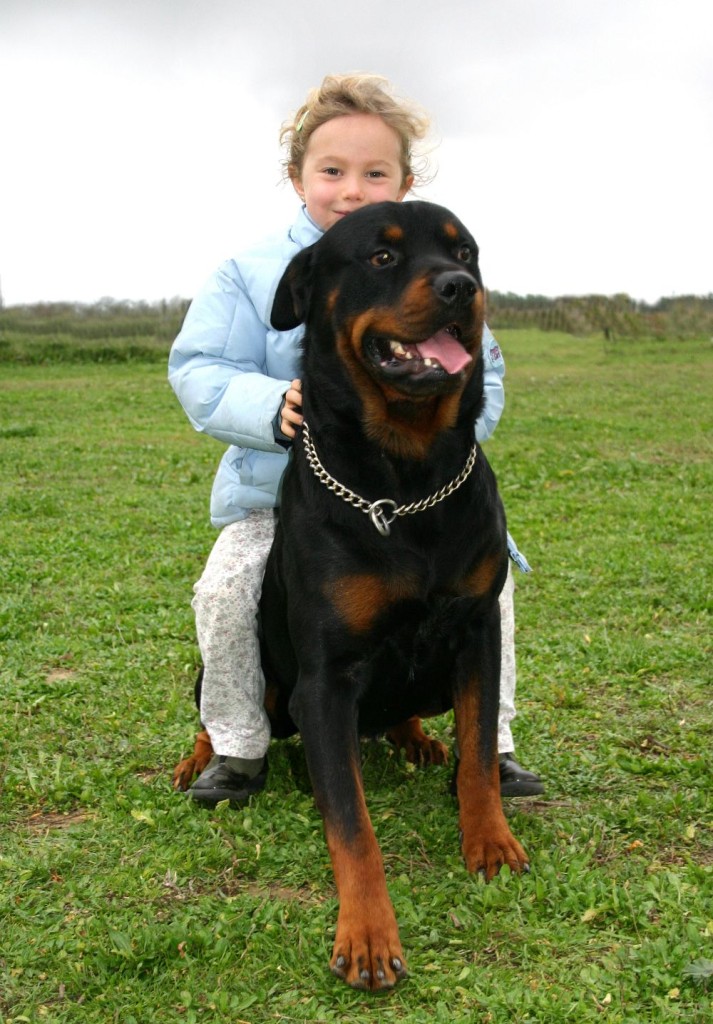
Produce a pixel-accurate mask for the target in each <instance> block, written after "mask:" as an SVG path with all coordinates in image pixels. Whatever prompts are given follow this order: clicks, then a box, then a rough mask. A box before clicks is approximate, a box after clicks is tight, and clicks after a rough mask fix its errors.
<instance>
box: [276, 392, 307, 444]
mask: <svg viewBox="0 0 713 1024" xmlns="http://www.w3.org/2000/svg"><path fill="white" fill-rule="evenodd" d="M301 409H302V381H301V380H293V381H292V383H291V384H290V386H289V388H288V389H287V391H286V393H285V400H284V402H283V403H282V412H281V414H280V430H281V431H282V433H283V434H284V435H285V437H294V436H295V434H296V433H297V427H301V426H302V413H301V412H300V410H301Z"/></svg>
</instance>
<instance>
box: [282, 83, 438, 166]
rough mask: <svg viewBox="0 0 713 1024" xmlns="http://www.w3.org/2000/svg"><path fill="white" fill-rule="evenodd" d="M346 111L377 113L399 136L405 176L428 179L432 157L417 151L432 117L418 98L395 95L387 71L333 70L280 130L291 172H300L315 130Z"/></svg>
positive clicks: (285, 164)
mask: <svg viewBox="0 0 713 1024" xmlns="http://www.w3.org/2000/svg"><path fill="white" fill-rule="evenodd" d="M345 114H376V115H378V117H380V118H381V119H382V120H383V121H384V122H385V123H386V124H387V125H388V126H389V127H390V128H392V129H393V130H394V131H395V132H396V134H397V135H398V137H399V141H400V143H401V171H402V174H403V182H404V183H405V182H406V179H407V178H409V177H410V176H411V175H413V177H414V184H415V185H423V184H425V183H426V182H427V181H428V180H429V178H428V174H427V160H426V157H425V155H423V154H421V155H419V156H417V157H415V155H414V143H416V142H418V141H420V140H422V139H423V138H425V136H426V135H427V133H428V129H429V124H430V122H429V119H428V117H427V116H426V114H425V113H424V112H423V111H421V110H419V109H418V108H417V107H416V106H415V105H414V104H412V103H410V102H408V101H406V100H402V99H399V98H398V97H396V96H394V95H393V93H392V91H391V86H390V84H389V82H388V81H387V79H386V78H383V77H382V76H381V75H369V74H360V73H358V74H351V75H327V76H326V78H325V79H324V81H323V82H322V84H321V85H320V86H318V88H316V89H312V90H310V92H309V93H308V95H307V99H306V100H305V102H304V103H303V104H302V106H301V107H300V108H299V110H298V111H297V112H296V114H295V115H294V118H293V119H292V120H290V121H286V122H285V123H284V124H283V126H282V129H281V131H280V145H282V146H284V147H285V149H286V150H287V156H286V158H285V160H284V161H283V167H284V172H285V177H287V178H293V177H299V176H300V175H301V173H302V165H303V163H304V158H305V153H306V152H307V146H308V144H309V140H310V139H311V137H312V133H313V132H314V131H316V130H317V128H319V127H320V125H323V124H325V123H326V122H327V121H331V120H332V118H335V117H343V116H344V115H345Z"/></svg>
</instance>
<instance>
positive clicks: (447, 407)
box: [179, 202, 527, 990]
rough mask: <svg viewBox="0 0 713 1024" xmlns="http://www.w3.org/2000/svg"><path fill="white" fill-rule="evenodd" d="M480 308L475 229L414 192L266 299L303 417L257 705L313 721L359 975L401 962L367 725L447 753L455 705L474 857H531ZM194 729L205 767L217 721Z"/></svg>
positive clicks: (343, 233)
mask: <svg viewBox="0 0 713 1024" xmlns="http://www.w3.org/2000/svg"><path fill="white" fill-rule="evenodd" d="M483 316H484V293H483V285H482V281H481V276H480V271H479V267H478V248H477V245H476V243H475V241H474V239H473V237H472V235H471V234H470V233H469V232H468V231H467V229H466V228H465V227H464V226H463V224H462V223H461V222H460V221H459V220H458V219H457V218H456V217H455V216H454V215H453V214H452V213H450V212H449V211H448V210H446V209H444V208H443V207H440V206H436V205H433V204H430V203H424V202H405V203H380V204H376V205H372V206H367V207H365V208H363V209H361V210H358V211H356V212H354V213H352V214H350V215H349V217H347V218H345V219H344V220H343V221H340V222H339V223H337V224H335V225H334V226H333V227H332V228H330V230H329V231H327V232H326V233H325V235H324V236H323V237H322V238H321V239H320V240H319V241H318V242H317V243H315V244H314V245H313V246H311V247H309V248H307V249H305V250H303V251H302V252H301V253H299V254H298V255H297V256H296V257H295V258H294V259H293V260H292V262H291V263H290V264H289V266H288V268H287V270H286V271H285V274H284V276H283V278H282V280H281V281H280V283H279V286H278V289H277V293H276V296H275V301H274V306H273V309H272V323H273V325H274V326H275V327H276V328H277V329H278V330H287V329H289V328H293V327H295V326H297V325H298V324H300V323H304V324H305V337H304V354H303V372H302V380H303V413H304V426H303V428H302V429H301V431H300V432H299V434H298V437H297V438H296V439H295V443H294V446H293V450H292V456H291V459H290V463H289V465H288V468H287V470H286V472H285V476H284V481H283V487H282V496H281V508H280V516H279V523H278V527H277V532H276V535H275V540H274V544H273V547H272V550H271V553H270V557H269V560H268V563H267V569H266V573H265V580H264V586H263V591H262V598H261V602H260V619H261V638H262V659H263V667H264V672H265V678H266V682H267V692H266V702H265V703H266V708H267V710H268V714H269V716H270V720H271V722H272V726H273V735H274V736H275V737H278V738H279V737H284V736H287V735H289V734H291V733H294V732H295V731H299V732H300V734H301V737H302V741H303V744H304V750H305V756H306V760H307V766H308V769H309V774H310V778H311V782H312V787H313V790H314V795H315V799H316V803H317V806H318V808H319V810H320V812H321V814H322V817H323V820H324V829H325V834H326V839H327V845H328V847H329V853H330V857H331V860H332V865H333V869H334V875H335V879H336V885H337V890H338V895H339V916H338V921H337V931H336V939H335V942H334V949H333V953H332V958H331V969H332V971H333V972H334V973H335V974H337V975H338V976H339V977H341V978H343V979H344V980H345V981H346V982H347V983H348V984H350V985H352V986H354V987H355V988H364V989H374V990H378V989H386V988H389V987H391V986H393V985H394V984H395V983H396V982H397V980H398V979H399V978H401V977H403V976H404V975H405V973H406V963H405V959H404V954H403V951H402V948H401V943H400V941H399V932H398V927H397V923H396V917H395V914H394V910H393V907H392V904H391V901H390V899H389V896H388V892H387V888H386V879H385V875H384V868H383V863H382V858H381V853H380V851H379V847H378V844H377V841H376V837H375V835H374V830H373V827H372V824H371V821H370V819H369V813H368V811H367V805H366V800H365V796H364V789H363V784H362V774H361V766H360V743H359V737H360V736H363V735H372V736H373V735H376V734H382V733H385V734H387V735H388V736H389V737H390V739H391V740H392V741H393V742H394V743H396V744H397V745H398V746H400V747H404V748H405V749H406V751H407V756H408V757H410V758H411V759H412V760H416V761H436V762H441V763H442V762H443V761H444V760H445V758H446V751H445V748H444V747H443V745H442V744H440V743H439V742H438V741H435V740H431V739H429V738H428V737H427V736H426V734H425V733H424V731H423V729H422V727H421V719H422V718H424V717H426V716H431V715H438V714H441V713H443V712H445V711H447V710H449V709H451V708H453V709H454V713H455V725H456V737H457V746H458V752H459V762H458V765H457V776H456V791H457V796H458V803H459V815H460V830H461V836H462V851H463V856H464V858H465V862H466V866H467V868H468V870H469V871H471V872H482V873H483V874H484V875H485V877H486V878H487V879H491V878H492V877H493V876H494V875H495V874H496V873H497V872H498V871H499V869H500V868H501V866H502V865H503V864H507V865H509V866H510V868H511V869H512V870H513V871H516V872H520V871H522V870H527V857H526V854H525V852H524V851H523V849H522V847H521V846H520V844H519V842H518V841H517V840H516V839H515V838H514V837H513V835H512V834H511V832H510V829H509V827H508V824H507V821H506V819H505V816H504V814H503V810H502V806H501V802H500V781H499V770H498V757H497V719H498V691H499V677H500V611H499V606H498V595H499V593H500V590H501V588H502V585H503V582H504V580H505V576H506V572H507V558H508V555H507V539H506V529H505V515H504V511H503V507H502V504H501V501H500V498H499V496H498V492H497V487H496V482H495V477H494V474H493V472H492V470H491V468H490V466H489V465H488V463H487V460H486V458H485V456H484V455H483V452H482V450H481V449H480V447H479V446H478V445H477V443H476V442H475V435H474V424H475V421H476V419H477V418H478V416H479V414H480V412H481V410H482V408H483V404H484V397H483V358H482V348H481V342H482V331H483ZM206 743H207V744H208V746H207V748H206V747H205V744H206ZM200 744H203V748H202V749H197V750H196V754H198V755H199V762H202V764H203V765H205V763H206V762H207V759H208V758H209V757H210V741H209V739H208V737H207V735H206V734H205V733H201V734H200V735H199V738H198V745H199V748H200ZM179 768H180V766H179Z"/></svg>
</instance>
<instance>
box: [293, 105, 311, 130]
mask: <svg viewBox="0 0 713 1024" xmlns="http://www.w3.org/2000/svg"><path fill="white" fill-rule="evenodd" d="M308 114H309V107H308V108H307V109H306V110H305V112H304V114H303V115H302V117H301V118H300V119H299V121H298V122H297V124H296V125H295V131H296V132H297V133H298V134H299V132H301V131H302V129H303V128H304V126H305V121H306V120H307V115H308Z"/></svg>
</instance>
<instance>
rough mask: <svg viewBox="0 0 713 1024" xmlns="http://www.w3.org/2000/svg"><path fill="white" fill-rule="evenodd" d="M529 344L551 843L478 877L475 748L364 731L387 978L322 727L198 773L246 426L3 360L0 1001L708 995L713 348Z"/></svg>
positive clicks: (676, 1002)
mask: <svg viewBox="0 0 713 1024" xmlns="http://www.w3.org/2000/svg"><path fill="white" fill-rule="evenodd" d="M500 340H501V342H502V344H503V348H504V351H505V353H506V359H507V362H508V377H507V381H506V385H507V394H508V407H507V410H506V414H505V416H504V419H503V421H502V423H501V426H500V428H499V430H498V432H497V436H496V438H495V439H494V440H493V441H491V442H490V443H489V446H488V449H487V452H488V456H489V458H490V460H491V462H492V464H493V465H494V467H495V469H496V472H497V474H498V478H499V481H500V484H501V489H502V492H503V495H504V498H505V503H506V507H507V509H508V513H509V522H510V528H511V530H512V532H513V534H514V535H515V537H516V539H517V540H518V542H519V544H520V546H521V547H522V549H523V550H524V551H525V553H526V554H527V556H528V559H529V560H530V562H531V563H532V565H533V567H534V569H535V572H534V573H533V574H532V575H531V576H528V577H520V579H519V580H518V594H517V601H516V607H517V623H518V668H519V687H518V707H519V716H518V718H517V720H516V723H515V729H516V738H517V742H518V753H519V754H521V757H522V760H523V762H524V763H525V764H526V765H527V766H528V767H531V768H533V769H535V770H537V771H538V772H540V773H541V774H542V775H543V776H544V778H545V780H546V785H547V791H546V795H545V798H543V799H539V800H525V801H509V802H508V806H507V808H506V810H507V813H508V815H509V817H510V819H511V825H512V828H513V831H514V832H515V834H516V835H517V836H518V838H519V839H520V840H521V841H522V843H523V845H524V846H525V847H526V849H527V850H528V852H529V854H530V857H531V861H532V867H533V870H532V873H531V874H530V875H529V876H528V877H525V878H517V877H514V876H510V875H509V874H508V873H507V872H505V873H504V874H503V875H502V876H500V877H499V878H497V879H496V880H495V881H493V882H492V883H491V884H490V885H487V886H486V885H485V884H483V883H482V881H480V880H479V879H476V878H472V877H470V876H468V875H467V873H466V871H465V869H464V867H463V864H462V862H461V860H460V857H459V851H458V832H457V823H456V808H455V805H454V802H453V800H452V798H451V797H450V796H449V795H448V783H449V772H448V770H447V769H444V768H432V769H427V770H423V771H421V770H418V771H416V770H411V768H410V766H408V765H406V764H405V763H404V762H402V761H400V760H399V759H398V757H396V756H395V755H394V753H393V752H392V750H391V749H390V748H388V747H387V746H386V745H385V744H383V743H377V742H373V743H369V744H368V745H365V747H364V773H365V777H366V783H367V793H368V799H369V805H370V809H371V812H372V817H373V820H374V823H375V827H376V830H377V834H378V837H379V841H380V844H381V847H382V851H383V853H384V858H385V863H386V870H387V878H388V883H389V888H390V892H391V896H392V899H393V901H394V905H395V908H396V914H397V917H398V919H399V924H400V928H401V936H402V940H403V943H404V949H405V951H406V955H407V958H408V961H409V968H410V972H411V973H410V977H409V979H408V981H406V982H405V983H404V984H403V985H401V986H400V987H398V988H397V989H396V990H395V992H394V993H393V994H391V995H388V996H386V997H381V998H378V997H377V998H375V997H369V996H365V995H363V994H359V993H355V992H353V991H351V990H349V989H347V988H346V987H344V986H343V985H342V984H341V983H339V982H337V981H336V980H335V979H333V978H332V977H331V976H330V974H329V972H328V970H327V961H328V957H329V952H330V949H331V941H332V937H333V930H334V924H335V920H336V900H335V892H334V886H333V882H332V877H331V871H330V867H329V861H328V856H327V852H326V847H325V844H324V840H323V836H322V829H321V822H320V819H319V816H318V814H317V812H316V810H315V808H314V806H313V802H312V799H311V796H310V792H309V786H308V783H307V780H306V774H305V768H304V762H303V759H302V754H301V748H300V746H299V743H298V742H289V743H286V744H282V745H278V744H275V745H274V746H273V749H272V752H271V775H270V782H269V787H268V790H267V791H266V792H265V793H264V794H262V795H261V796H260V797H259V798H257V799H255V800H253V802H252V804H251V806H250V807H249V808H247V809H245V810H244V811H240V812H236V811H230V810H228V809H225V808H218V809H217V810H216V811H215V812H214V813H207V812H205V811H202V810H199V809H196V808H194V807H193V806H191V804H190V802H189V801H188V800H187V799H186V798H185V797H182V796H179V795H177V794H174V793H173V792H172V791H171V788H170V772H171V769H172V766H173V764H174V763H175V762H176V761H177V760H178V759H179V757H180V756H182V755H183V754H184V753H185V752H186V751H187V750H188V748H189V747H190V745H191V741H192V736H193V733H194V730H195V727H196V715H195V713H194V710H193V706H192V693H191V691H192V681H193V676H194V670H195V666H196V661H197V650H196V645H195V640H194V632H193V622H192V613H191V610H190V607H189V601H190V596H191V586H192V583H193V581H194V579H195V578H196V577H197V576H198V574H199V573H200V571H201V568H202V565H203V562H204V560H205V558H206V556H207V554H208V551H209V549H210V547H211V545H212V542H213V540H214V533H213V531H212V530H211V528H210V526H209V525H208V521H207V504H208V495H209V490H210V485H211V482H212V476H213V472H214V469H215V465H216V463H217V460H218V458H219V455H220V451H221V449H220V446H219V445H218V444H217V443H216V442H213V441H211V440H209V439H207V438H203V437H200V436H198V435H196V434H194V433H193V432H192V430H191V429H190V426H189V424H188V422H187V420H186V419H185V417H184V416H183V413H182V412H181V411H180V409H179V407H178V405H177V403H176V401H175V399H174V397H173V395H172V393H171V392H170V390H169V388H168V386H167V384H166V383H165V371H164V367H163V365H161V364H157V363H143V362H133V363H132V362H127V363H124V364H117V365H111V364H105V365H95V364H92V363H86V364H80V363H76V364H71V365H70V364H68V365H61V364H59V365H53V366H41V365H39V366H18V365H9V364H7V363H6V364H0V462H1V470H0V472H1V475H0V496H1V499H2V519H1V520H0V531H1V532H0V570H1V573H2V596H1V604H0V645H1V646H0V651H1V658H2V661H1V663H0V673H1V675H2V684H1V687H0V708H1V712H2V713H1V714H0V773H1V774H0V787H1V791H0V834H1V841H0V1022H2V1024H9V1022H11V1021H12V1022H15V1024H17V1022H33V1024H34V1022H38V1021H45V1022H58V1024H59V1022H74V1021H77V1022H87V1024H94V1022H97V1024H106V1022H117V1024H149V1022H151V1024H153V1022H156V1024H163V1022H186V1024H190V1022H196V1021H207V1022H226V1024H227V1022H231V1024H240V1022H249V1024H261V1022H268V1021H277V1022H292V1021H310V1022H367V1021H369V1022H371V1021H380V1022H381V1021H385V1022H396V1021H404V1022H409V1024H411V1022H415V1024H426V1022H428V1024H433V1022H441V1021H442V1022H453V1021H457V1022H460V1021H463V1022H466V1021H468V1022H476V1024H486V1022H487V1024H526V1022H538V1024H559V1022H565V1021H566V1022H574V1024H581V1022H589V1021H606V1022H616V1024H623V1022H626V1024H646V1022H652V1024H654V1022H655V1024H659V1022H672V1021H682V1022H687V1024H703V1022H707V1021H709V1020H710V1019H711V1015H712V1009H713V981H712V980H711V978H712V975H713V834H712V831H711V825H712V821H711V794H712V792H713V772H712V771H711V762H710V751H711V747H712V746H713V740H712V735H711V733H712V729H711V725H712V718H713V716H712V715H711V649H710V586H711V563H712V559H711V540H710V535H711V534H710V530H711V527H710V522H711V519H710V509H711V493H712V490H713V488H712V483H713V481H712V479H711V478H712V476H713V473H712V470H711V461H712V460H711V454H712V453H711V436H712V432H711V427H712V424H711V418H712V416H711V412H712V408H713V402H712V400H711V399H712V396H713V387H712V385H713V351H712V348H711V344H710V341H709V340H705V341H697V342H696V341H684V342H644V341H639V342H634V343H631V342H618V343H614V344H606V343H605V342H604V341H603V340H601V339H597V338H590V339H588V340H586V341H582V340H578V339H576V338H573V337H570V336H566V335H561V334H555V333H547V334H544V333H538V332H516V331H510V332H507V331H505V332H502V334H501V336H500ZM431 726H432V729H433V730H434V731H436V732H437V733H438V734H439V735H440V736H441V737H443V738H445V739H448V738H450V737H451V735H452V725H451V721H450V719H449V718H448V717H445V718H443V719H438V720H435V721H434V722H433V723H431Z"/></svg>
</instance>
